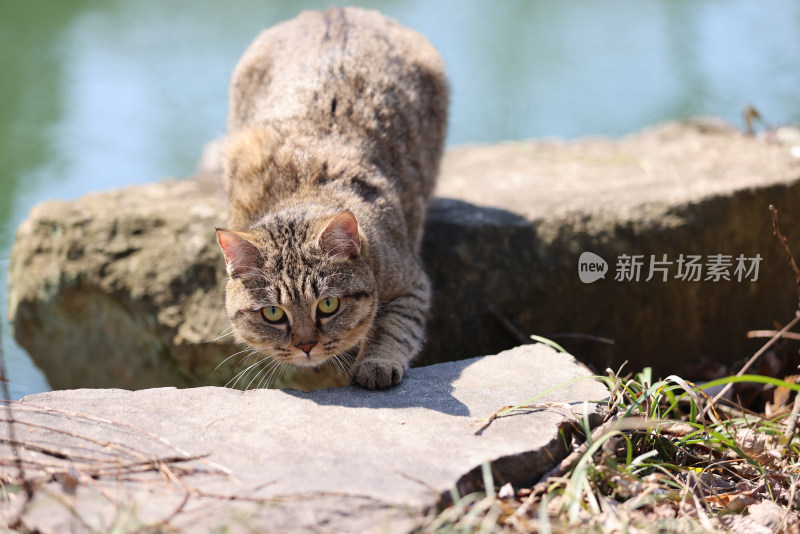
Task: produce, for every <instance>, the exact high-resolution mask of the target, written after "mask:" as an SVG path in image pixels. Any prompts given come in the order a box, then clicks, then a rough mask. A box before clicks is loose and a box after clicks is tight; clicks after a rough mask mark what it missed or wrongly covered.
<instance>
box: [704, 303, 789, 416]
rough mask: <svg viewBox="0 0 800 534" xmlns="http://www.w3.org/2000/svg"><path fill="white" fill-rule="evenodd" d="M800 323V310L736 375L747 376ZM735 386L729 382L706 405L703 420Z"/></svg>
mask: <svg viewBox="0 0 800 534" xmlns="http://www.w3.org/2000/svg"><path fill="white" fill-rule="evenodd" d="M798 321H800V310H799V311H796V312H795V314H794V319H792V320H791V321H789V324H787V325H786V326H784V327H783V328H781V330H780V332H778V333H776V334H775V335H774V336H772V338H771V339H770V340H769V341H767V342H766V343H765V344H764V346H763V347H761V348H760V349H759V350H758V352H756V353H755V354H753V356H751V357H750V359H749V360H747V363H745V364H744V365H743V366H742V368H741V369H739V372H738V373H736V376H742V375H743V374H745V372H747V370H748V369H749V368H750V366H751V365H753V364H754V363H755V362H756V361H757V360H758V359H759V358H760V357H761V355H762V354H764V353H765V352H767V349H769V348H770V347H771V346H772V345H773V343H775V342H776V341H777V340H778V339H780V338H781V337H782V336H783V334H784V333H786V332H788V331H789V330H791V329H792V328H793V327H794V325H796V324H797V322H798ZM733 384H734V383H733V382H729V383H728V384H726V385H725V387H724V388H722V389H721V390H720V392H719V393H717V394H716V395H714V398H713V399H711V403H709V404H706V405H705V406H704V407H703V409H702V411H701V412H700V417H701V418H705V416H706V413H707V412H708V409H709V407H710V406H711V405H712V404H716V403H717V401H719V399H721V398H722V397H724V396H725V394H726V393H728V391H730V390H731V388H732V387H733Z"/></svg>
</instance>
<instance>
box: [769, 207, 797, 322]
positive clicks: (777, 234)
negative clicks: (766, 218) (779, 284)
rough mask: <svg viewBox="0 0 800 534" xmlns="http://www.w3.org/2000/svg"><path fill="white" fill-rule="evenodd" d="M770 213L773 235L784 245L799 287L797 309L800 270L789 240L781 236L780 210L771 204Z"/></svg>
mask: <svg viewBox="0 0 800 534" xmlns="http://www.w3.org/2000/svg"><path fill="white" fill-rule="evenodd" d="M769 212H770V214H771V215H772V233H773V235H774V236H775V237H776V238H777V239H778V241H780V243H781V245H783V250H784V252H785V253H786V259H787V260H788V261H789V267H791V268H792V272H793V273H794V282H795V285H796V286H797V307H798V308H800V269H798V268H797V264H796V263H795V261H794V257H792V253H791V251H790V250H789V245H788V241H789V240H788V239H786V237H784V236H783V234H781V228H780V226H779V225H778V210H777V209H775V206H774V205H772V204H770V205H769Z"/></svg>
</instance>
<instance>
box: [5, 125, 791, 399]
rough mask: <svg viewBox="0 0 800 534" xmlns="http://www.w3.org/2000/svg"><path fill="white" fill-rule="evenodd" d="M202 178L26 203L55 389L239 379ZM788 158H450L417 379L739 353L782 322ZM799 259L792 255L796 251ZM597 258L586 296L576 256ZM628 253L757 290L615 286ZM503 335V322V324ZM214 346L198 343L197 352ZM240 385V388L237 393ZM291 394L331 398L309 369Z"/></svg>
mask: <svg viewBox="0 0 800 534" xmlns="http://www.w3.org/2000/svg"><path fill="white" fill-rule="evenodd" d="M202 170H203V172H202V173H201V176H200V177H199V178H195V179H190V180H182V181H167V182H161V183H157V184H153V185H145V186H134V187H130V188H127V189H123V190H118V191H111V192H108V193H102V194H95V195H87V196H86V197H83V198H81V199H78V200H76V201H74V202H48V203H44V204H42V205H40V206H37V207H36V208H34V210H33V211H32V212H31V214H30V217H29V218H28V220H27V221H25V222H24V223H23V224H22V225H21V226H20V228H19V230H18V232H17V237H16V240H15V243H14V247H13V250H12V253H11V258H10V263H9V285H10V287H9V315H10V321H11V324H12V327H13V330H14V335H15V337H16V339H17V341H18V342H19V343H20V344H21V345H22V346H23V347H24V348H25V349H26V350H27V351H28V352H29V353H30V354H31V356H32V357H33V359H34V361H35V362H36V363H37V365H39V367H41V368H42V369H43V371H44V372H45V374H46V375H47V378H48V380H50V383H51V384H52V385H53V387H55V388H67V387H109V386H114V387H125V388H144V387H153V386H164V385H176V386H194V385H206V384H208V385H221V384H225V383H228V382H229V381H231V378H232V377H233V376H234V375H235V373H236V372H237V369H240V368H241V367H237V366H241V365H243V363H242V361H241V356H238V357H234V358H231V359H230V360H228V361H227V362H226V363H225V364H223V365H222V366H221V367H220V368H219V369H217V370H216V372H212V371H214V369H215V367H216V366H217V364H219V363H220V362H221V361H223V360H224V359H225V358H226V357H228V356H230V355H232V354H234V353H237V352H238V351H239V350H241V348H240V347H238V346H236V345H235V344H234V343H233V342H232V340H231V338H230V337H222V338H219V337H218V336H220V335H221V334H223V333H224V332H225V330H226V328H227V323H226V319H225V317H224V314H223V311H222V302H223V297H222V286H223V283H222V282H223V274H224V266H223V262H222V259H221V254H219V252H218V250H217V245H216V243H215V241H214V232H213V228H214V226H217V225H220V224H221V223H222V222H224V219H225V217H224V210H225V208H224V198H223V195H222V193H221V190H220V179H219V177H218V176H216V175H215V172H218V166H217V165H216V164H215V161H214V158H213V157H208V158H205V159H204V162H203V166H202ZM799 180H800V160H798V159H797V158H796V157H794V156H793V155H792V152H791V147H790V146H787V145H782V144H777V143H767V142H763V141H760V140H757V139H754V138H751V137H747V136H744V135H742V134H739V133H738V132H736V131H734V130H732V129H731V128H728V127H725V126H720V125H717V124H714V123H708V122H705V123H704V122H696V121H695V122H687V123H669V124H665V125H662V126H659V127H656V128H653V129H650V130H646V131H643V132H641V133H638V134H636V135H632V136H630V137H626V138H623V139H620V140H607V139H587V140H579V141H575V142H561V141H527V142H518V143H504V144H497V145H488V146H476V147H465V148H457V149H452V150H450V151H449V152H448V153H447V154H446V156H445V159H444V163H443V168H442V173H441V177H440V180H439V187H438V195H439V197H440V198H438V199H437V200H435V201H434V203H433V205H432V207H431V210H430V212H429V217H428V222H427V226H426V235H425V241H424V245H423V256H424V259H425V261H426V264H427V268H428V271H429V273H430V275H431V279H432V281H433V285H434V301H433V306H432V310H431V317H430V320H429V335H428V342H427V346H426V349H425V350H424V353H423V354H422V356H421V358H420V360H419V362H418V363H419V364H430V363H434V362H441V361H447V360H454V359H459V358H466V357H470V356H476V355H480V354H490V353H496V352H498V351H500V350H503V349H506V348H509V347H511V346H514V345H517V344H519V342H520V337H524V336H520V335H515V334H514V331H515V329H516V331H518V332H521V333H522V334H524V335H529V334H540V335H545V336H558V335H561V334H565V333H566V334H578V335H580V336H590V337H591V336H595V337H597V336H600V337H604V338H610V339H612V340H614V341H615V345H613V346H609V345H606V344H604V343H598V342H597V341H595V340H591V339H590V340H588V341H587V340H582V339H580V338H577V339H575V338H562V337H557V338H556V339H557V340H558V341H559V342H562V343H563V344H564V345H565V346H567V348H569V349H570V351H571V352H572V353H573V354H577V355H578V356H579V357H580V358H581V360H582V361H585V362H587V363H590V364H592V365H594V366H595V367H596V368H598V369H600V370H602V369H604V368H605V367H607V366H611V367H615V368H616V367H618V366H619V364H620V363H621V362H622V361H623V360H629V361H630V362H631V366H632V367H634V368H638V367H641V366H644V365H652V366H653V367H655V371H656V373H659V374H665V373H686V372H688V373H689V374H692V370H691V369H689V366H690V365H692V364H694V363H696V362H698V361H699V360H700V359H701V358H704V357H706V358H710V359H716V360H717V361H719V362H722V363H730V362H732V361H734V360H735V359H738V358H741V357H744V356H747V355H750V354H752V352H753V350H754V348H755V347H756V343H757V342H754V341H749V342H748V341H746V340H745V339H744V337H745V333H746V332H747V331H748V330H750V329H760V328H765V327H767V328H771V327H772V325H773V322H774V321H778V322H784V323H785V322H786V321H788V320H789V319H790V318H791V317H792V316H793V313H794V310H795V309H796V302H797V291H796V289H795V287H794V278H793V275H792V273H791V271H790V270H789V268H788V267H787V265H786V261H785V258H784V256H783V250H782V249H781V248H780V246H779V245H778V243H777V242H776V241H775V239H774V238H773V236H772V230H771V226H770V218H769V213H768V211H767V206H768V205H769V204H770V203H774V204H775V205H776V206H777V207H778V209H779V211H780V219H781V224H782V227H783V230H784V233H785V234H786V235H787V236H788V237H789V239H790V243H789V244H790V246H791V245H793V244H795V243H797V241H798V239H800V232H798V231H797V230H796V229H797V228H798V227H799V225H800V211H798V210H796V209H793V208H794V207H795V206H797V205H799V204H800V186H799V183H800V182H799ZM794 248H795V249H796V250H795V252H796V253H798V254H800V248H799V247H797V246H795V247H794ZM583 251H591V252H593V253H596V254H598V255H599V256H601V257H602V258H604V259H605V260H607V261H608V263H609V269H610V271H609V272H608V273H607V275H606V278H605V279H603V280H598V281H597V282H595V283H593V284H588V285H587V284H584V283H582V282H581V281H580V280H579V278H578V273H577V264H578V258H579V256H580V254H581V253H582V252H583ZM623 254H629V255H631V254H641V255H643V256H644V258H645V259H646V260H648V261H649V258H650V255H654V256H655V257H656V258H657V259H661V258H662V255H664V254H666V255H667V258H668V260H671V261H673V262H675V261H676V260H677V259H678V257H679V255H680V254H684V255H688V254H697V255H701V256H703V261H705V260H706V258H707V257H708V256H709V255H713V254H730V255H732V256H733V258H735V257H736V256H738V255H739V254H743V255H745V256H746V257H754V256H755V255H756V254H760V255H761V257H762V261H761V263H760V271H759V276H758V281H756V282H750V281H742V282H737V281H735V280H733V281H720V282H712V281H699V282H689V281H681V280H675V279H674V278H672V276H674V274H676V268H677V266H676V265H675V264H674V263H673V265H672V266H671V269H672V271H671V272H670V276H671V278H670V279H669V280H668V281H667V282H663V281H661V280H660V279H659V278H655V279H654V280H651V281H649V282H645V281H644V279H645V278H647V274H648V273H647V264H646V265H645V267H644V270H643V272H642V274H641V280H640V281H639V282H633V281H626V282H622V281H615V280H614V274H615V263H616V260H617V258H618V257H619V256H620V255H623ZM509 325H511V326H510V327H509ZM212 340H213V341H212ZM250 380H251V376H250V375H248V376H247V377H243V378H242V379H241V380H240V382H239V383H240V384H241V383H242V382H245V383H246V382H249V381H250ZM289 382H291V383H294V384H295V385H297V386H298V387H312V386H314V385H315V384H317V385H326V384H327V385H331V384H336V383H341V377H339V376H337V375H336V373H331V372H321V373H314V372H304V373H298V374H297V375H295V376H293V377H291V380H290V381H289Z"/></svg>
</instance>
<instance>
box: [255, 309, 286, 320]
mask: <svg viewBox="0 0 800 534" xmlns="http://www.w3.org/2000/svg"><path fill="white" fill-rule="evenodd" d="M261 316H262V317H263V318H264V319H265V320H266V321H267V322H268V323H279V322H281V321H283V318H284V317H286V313H284V311H283V310H282V309H280V308H279V307H277V306H267V307H266V308H261Z"/></svg>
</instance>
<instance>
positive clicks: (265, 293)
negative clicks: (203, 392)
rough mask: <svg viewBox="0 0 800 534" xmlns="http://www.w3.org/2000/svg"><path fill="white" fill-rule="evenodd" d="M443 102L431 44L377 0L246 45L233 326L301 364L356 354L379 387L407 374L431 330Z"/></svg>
mask: <svg viewBox="0 0 800 534" xmlns="http://www.w3.org/2000/svg"><path fill="white" fill-rule="evenodd" d="M447 103H448V86H447V81H446V78H445V74H444V67H443V62H442V59H441V57H440V56H439V54H438V53H437V52H436V50H435V49H434V48H433V47H432V46H431V44H430V43H429V42H428V41H427V40H426V39H425V38H424V37H423V36H421V35H420V34H418V33H416V32H414V31H412V30H410V29H408V28H405V27H403V26H401V25H399V24H398V23H396V22H395V21H393V20H390V19H388V18H385V17H383V16H382V15H380V14H378V13H377V12H373V11H366V10H362V9H355V8H345V9H331V10H329V11H327V12H324V13H320V12H304V13H302V14H300V15H299V16H298V17H297V18H295V19H293V20H291V21H289V22H285V23H283V24H280V25H278V26H275V27H273V28H271V29H269V30H266V31H264V32H263V33H262V34H261V35H260V36H259V37H258V38H257V39H256V40H255V41H254V42H253V43H252V44H251V45H250V47H249V48H248V49H247V51H246V52H245V54H244V56H243V57H242V58H241V60H240V61H239V63H238V65H237V66H236V69H235V71H234V74H233V79H232V81H231V87H230V110H229V118H228V129H229V134H228V141H227V147H226V154H225V160H224V165H225V187H226V191H227V195H228V201H229V213H228V229H219V230H217V240H218V242H219V244H220V247H221V248H222V251H223V253H224V256H225V262H226V266H227V272H228V275H229V278H228V282H227V285H226V297H225V307H226V311H227V314H228V317H229V318H230V321H231V324H232V326H233V330H234V332H235V334H236V336H237V339H239V340H240V341H242V342H244V343H245V344H247V345H249V346H250V347H251V348H253V349H255V350H257V351H259V352H261V353H264V354H265V355H268V356H271V357H272V358H274V359H275V360H278V361H280V362H284V363H289V364H293V365H296V366H319V365H321V364H323V363H324V362H326V361H329V360H332V359H336V358H340V357H342V355H345V354H349V355H351V356H355V357H354V358H352V359H350V360H349V363H348V367H349V372H350V374H351V377H352V379H353V380H354V381H355V382H356V383H357V384H359V385H361V386H364V387H367V388H370V389H376V388H379V389H380V388H387V387H390V386H392V385H394V384H398V383H399V382H400V380H401V379H402V377H403V373H404V371H405V369H407V367H408V363H409V361H410V360H411V359H412V358H413V357H414V356H415V355H417V354H418V353H419V351H420V349H421V347H422V344H423V342H424V339H425V322H426V314H427V312H428V307H429V301H430V283H429V281H428V278H427V276H426V275H425V272H424V271H423V268H422V265H421V264H420V241H421V238H422V227H423V222H424V219H425V211H426V209H427V206H428V203H429V200H430V197H431V194H432V191H433V187H434V182H435V178H436V174H437V172H438V168H439V160H440V159H441V155H442V145H443V140H444V136H445V130H446V124H447Z"/></svg>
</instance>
